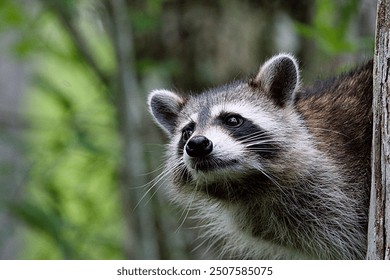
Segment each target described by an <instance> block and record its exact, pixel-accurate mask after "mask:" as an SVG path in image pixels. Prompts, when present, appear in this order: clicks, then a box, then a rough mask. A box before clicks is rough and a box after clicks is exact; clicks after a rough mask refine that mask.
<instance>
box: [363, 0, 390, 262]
mask: <svg viewBox="0 0 390 280" xmlns="http://www.w3.org/2000/svg"><path fill="white" fill-rule="evenodd" d="M389 74H390V2H389V1H386V0H379V1H378V10H377V27H376V42H375V56H374V81H373V83H374V84H373V86H374V92H373V95H374V96H373V144H372V158H371V160H372V169H371V170H372V177H371V198H370V209H369V223H368V248H367V259H387V260H388V259H390V78H389Z"/></svg>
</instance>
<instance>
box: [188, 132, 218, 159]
mask: <svg viewBox="0 0 390 280" xmlns="http://www.w3.org/2000/svg"><path fill="white" fill-rule="evenodd" d="M212 150H213V142H211V141H210V140H209V139H207V138H206V137H205V136H194V137H192V138H191V139H190V140H189V141H188V143H187V145H186V152H187V154H188V155H189V156H190V157H203V156H207V155H208V154H209V153H211V151H212Z"/></svg>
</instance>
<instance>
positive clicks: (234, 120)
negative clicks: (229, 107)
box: [224, 115, 244, 127]
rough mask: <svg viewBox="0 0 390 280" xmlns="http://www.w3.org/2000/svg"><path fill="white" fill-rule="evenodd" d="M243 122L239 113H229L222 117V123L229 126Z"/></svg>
mask: <svg viewBox="0 0 390 280" xmlns="http://www.w3.org/2000/svg"><path fill="white" fill-rule="evenodd" d="M243 122H244V120H243V118H242V117H241V116H239V115H229V116H227V117H226V118H225V119H224V124H225V125H227V126H230V127H239V126H240V125H242V123H243Z"/></svg>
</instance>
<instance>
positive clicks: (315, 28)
mask: <svg viewBox="0 0 390 280" xmlns="http://www.w3.org/2000/svg"><path fill="white" fill-rule="evenodd" d="M359 3H360V1H359V0H344V1H336V0H331V1H329V0H316V1H315V6H314V16H313V21H312V23H311V25H306V24H302V23H298V22H297V23H295V27H296V30H297V32H298V33H300V34H301V35H302V36H304V37H307V38H310V39H313V40H314V41H315V42H316V43H317V45H318V47H319V48H320V49H321V50H322V51H323V52H324V53H327V54H330V55H337V54H341V53H347V52H355V51H358V50H361V49H363V48H367V45H368V44H369V43H371V41H368V39H364V40H361V41H359V42H355V41H353V40H352V39H351V36H350V32H351V28H350V27H351V23H352V21H353V20H355V19H356V16H357V11H358V8H359Z"/></svg>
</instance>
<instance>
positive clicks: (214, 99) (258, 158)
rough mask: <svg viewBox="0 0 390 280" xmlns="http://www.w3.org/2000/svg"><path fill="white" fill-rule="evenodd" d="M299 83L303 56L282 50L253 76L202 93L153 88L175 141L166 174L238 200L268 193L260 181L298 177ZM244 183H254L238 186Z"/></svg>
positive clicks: (156, 108)
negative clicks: (291, 148) (293, 147)
mask: <svg viewBox="0 0 390 280" xmlns="http://www.w3.org/2000/svg"><path fill="white" fill-rule="evenodd" d="M298 85H299V69H298V64H297V62H296V60H295V58H294V57H292V56H290V55H288V54H280V55H277V56H275V57H273V58H271V59H269V60H268V61H267V62H266V63H265V64H263V65H262V66H261V67H260V69H259V71H258V73H257V75H255V76H254V77H253V78H251V79H249V80H247V81H240V82H233V83H231V84H227V85H224V86H222V87H219V88H216V89H212V90H208V91H206V92H203V93H201V94H199V95H194V96H189V97H184V96H181V95H179V94H176V93H174V92H171V91H167V90H155V91H153V92H152V93H151V94H150V96H149V100H148V104H149V108H150V111H151V113H152V115H153V117H154V119H155V121H156V122H157V124H158V125H159V126H160V127H161V128H162V129H163V130H164V131H165V132H166V133H167V134H168V136H169V137H170V140H171V141H170V145H169V149H168V159H167V169H166V170H167V171H166V172H167V173H169V174H170V175H171V176H172V181H173V183H174V185H175V186H177V187H178V188H179V189H180V191H185V190H190V191H193V190H194V189H196V190H197V191H198V190H199V191H200V192H203V193H205V194H207V196H213V197H217V198H227V199H229V200H233V199H234V198H237V197H242V196H251V195H253V194H254V192H259V191H261V190H260V189H261V188H259V187H257V186H256V187H253V184H254V183H256V185H258V184H261V183H263V184H272V182H273V180H274V178H277V177H278V176H279V175H280V174H283V176H284V177H288V176H290V177H291V174H293V173H294V172H293V170H292V167H291V166H289V163H288V157H294V155H292V154H287V156H286V154H285V150H286V146H288V145H289V139H290V140H292V138H294V136H292V134H294V135H296V134H297V133H296V131H295V130H296V128H295V126H294V124H293V123H294V122H299V120H298V118H297V117H296V116H295V115H294V109H293V102H294V93H295V92H296V90H297V88H298ZM292 141H293V140H292ZM281 166H283V167H281ZM280 176H282V175H280ZM290 179H291V178H286V180H290ZM237 182H240V183H241V184H240V185H243V186H246V187H241V188H234V187H233V186H234V185H235V184H236V183H237Z"/></svg>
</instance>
